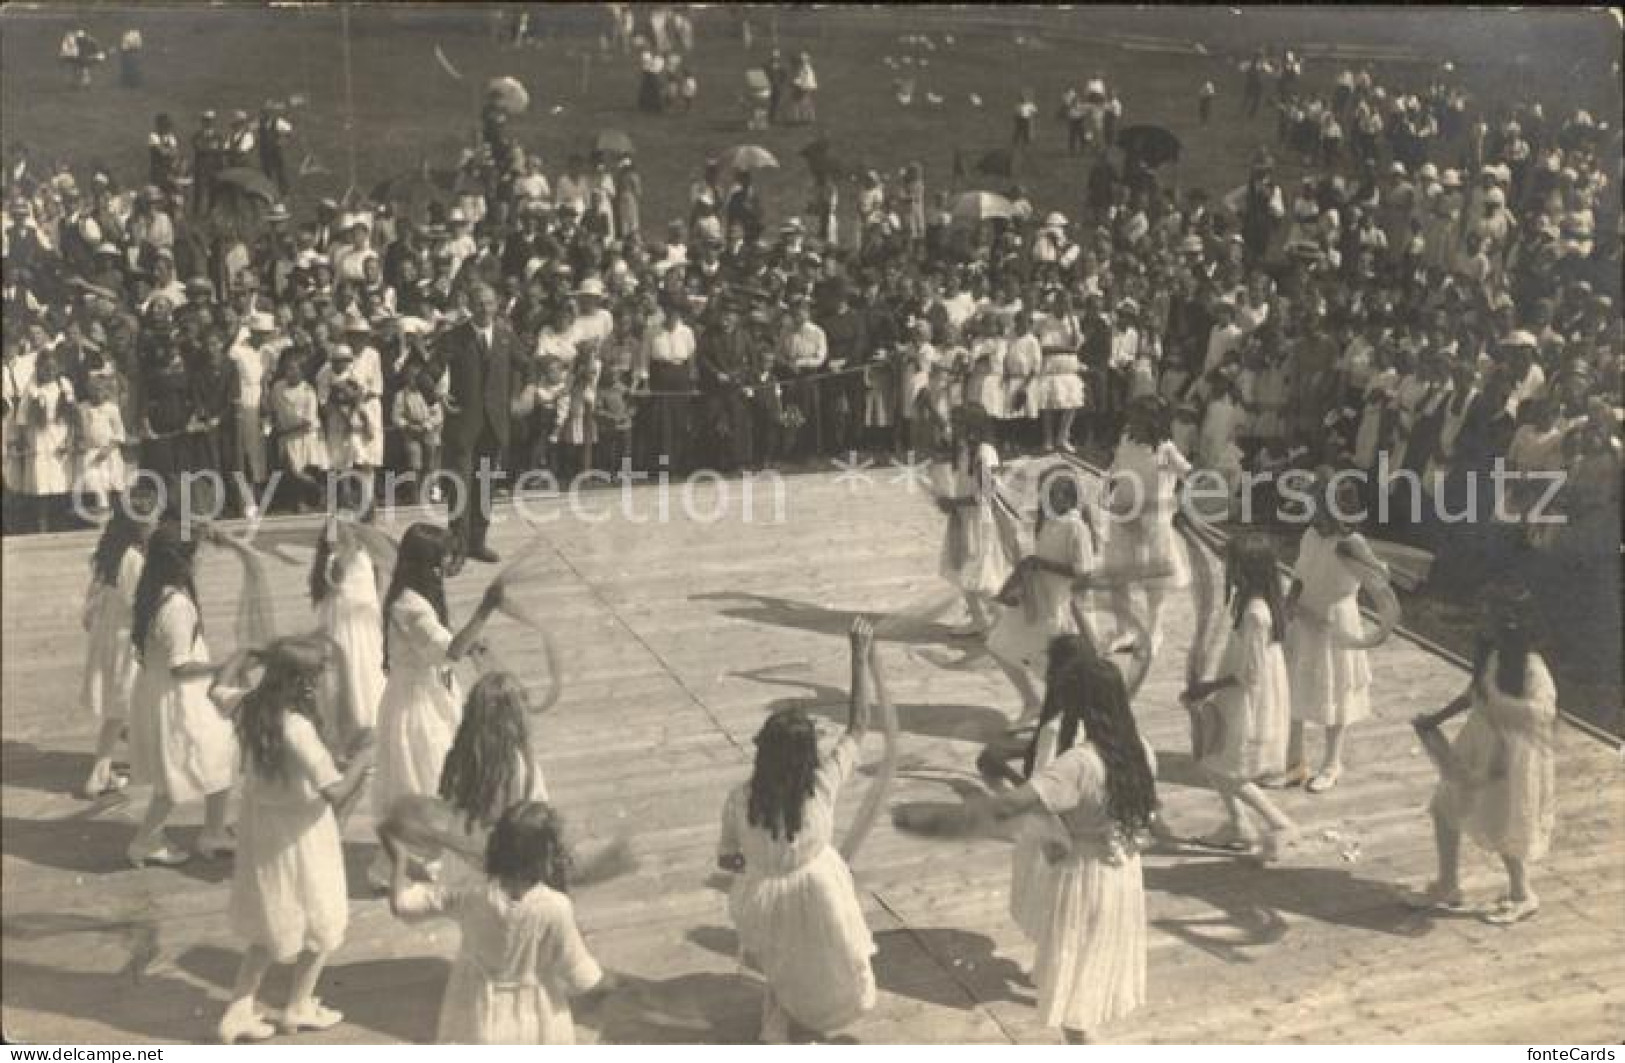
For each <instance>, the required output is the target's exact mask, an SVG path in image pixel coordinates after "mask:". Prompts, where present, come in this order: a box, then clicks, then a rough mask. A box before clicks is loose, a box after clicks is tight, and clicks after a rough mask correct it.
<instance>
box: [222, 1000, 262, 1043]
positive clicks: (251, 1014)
mask: <svg viewBox="0 0 1625 1063" xmlns="http://www.w3.org/2000/svg"><path fill="white" fill-rule="evenodd" d="M217 1032H218V1033H219V1035H220V1043H221V1044H223V1045H234V1044H236V1043H237V1042H239V1041H269V1040H270V1039H271V1038H272V1037H275V1036H276V1027H275V1026H272V1025H271V1024H270V1023H268V1022H266V1021H265V1017H264V1016H263V1015H261V1014H260V1013H259V1010H258V1009H257V1008H256V1007H255V1006H254V1000H253V998H252V997H244V998H243V999H242V1000H234V1001H232V1004H231V1007H229V1008H227V1009H226V1013H225V1014H224V1015H222V1016H220V1026H219V1029H218V1031H217Z"/></svg>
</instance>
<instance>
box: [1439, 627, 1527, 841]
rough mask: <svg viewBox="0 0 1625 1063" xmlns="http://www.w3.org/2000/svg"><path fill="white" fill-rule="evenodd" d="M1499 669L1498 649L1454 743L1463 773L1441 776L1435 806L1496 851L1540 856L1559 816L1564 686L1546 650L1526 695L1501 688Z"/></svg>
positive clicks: (1441, 813) (1447, 820)
mask: <svg viewBox="0 0 1625 1063" xmlns="http://www.w3.org/2000/svg"><path fill="white" fill-rule="evenodd" d="M1496 669H1497V658H1496V655H1494V654H1491V655H1490V659H1489V662H1488V664H1487V665H1486V667H1485V673H1484V675H1485V682H1484V683H1483V684H1482V685H1481V684H1478V683H1475V684H1473V689H1472V691H1471V695H1472V699H1473V704H1472V710H1471V713H1470V714H1469V715H1468V717H1467V722H1466V723H1465V724H1463V725H1462V728H1461V730H1460V731H1458V732H1457V733H1456V738H1455V740H1454V741H1453V742H1451V744H1450V748H1451V749H1452V751H1453V752H1454V753H1455V759H1456V763H1457V764H1458V765H1459V767H1460V770H1461V775H1460V776H1459V777H1457V778H1445V779H1441V780H1440V782H1439V786H1438V789H1437V790H1436V791H1435V792H1434V795H1433V808H1434V811H1436V812H1437V813H1438V814H1439V815H1440V816H1441V817H1442V818H1443V819H1444V820H1445V822H1447V823H1450V824H1451V825H1453V826H1454V827H1455V828H1456V829H1457V830H1459V831H1461V832H1462V833H1463V834H1465V835H1467V837H1469V838H1471V839H1473V841H1475V842H1477V843H1478V844H1479V845H1482V846H1483V847H1484V848H1485V849H1488V850H1489V851H1490V852H1492V853H1495V854H1497V855H1500V856H1510V857H1513V858H1515V859H1519V860H1538V859H1540V858H1541V857H1542V856H1544V855H1545V854H1546V850H1547V847H1548V846H1549V845H1550V844H1551V839H1552V830H1553V828H1554V826H1555V825H1556V819H1557V782H1556V770H1555V768H1556V755H1555V743H1556V741H1557V734H1556V731H1557V687H1556V685H1555V684H1554V683H1553V682H1552V675H1551V673H1550V672H1549V671H1547V669H1546V662H1545V661H1543V660H1542V659H1541V658H1540V656H1539V655H1538V654H1530V655H1529V661H1528V664H1527V665H1526V669H1527V670H1526V673H1525V675H1524V693H1523V695H1522V696H1521V697H1514V696H1513V695H1511V694H1505V693H1502V692H1501V691H1500V690H1499V689H1496V687H1495V673H1496Z"/></svg>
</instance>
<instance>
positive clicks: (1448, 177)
mask: <svg viewBox="0 0 1625 1063" xmlns="http://www.w3.org/2000/svg"><path fill="white" fill-rule="evenodd" d="M1439 184H1440V185H1442V186H1443V187H1445V188H1460V187H1461V173H1460V172H1459V171H1457V170H1446V171H1445V172H1444V173H1442V174H1440V175H1439Z"/></svg>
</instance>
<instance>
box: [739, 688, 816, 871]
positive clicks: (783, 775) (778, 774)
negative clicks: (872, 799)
mask: <svg viewBox="0 0 1625 1063" xmlns="http://www.w3.org/2000/svg"><path fill="white" fill-rule="evenodd" d="M817 774H818V734H817V732H816V731H815V730H814V729H813V724H812V720H810V719H808V718H807V714H806V713H805V712H803V711H801V710H800V709H798V708H789V709H780V710H779V711H778V712H775V713H774V714H773V715H772V716H769V717H768V718H767V722H766V723H764V724H762V729H761V730H760V731H758V732H756V766H755V768H754V769H753V770H752V771H751V775H750V784H749V796H750V800H749V802H748V804H747V806H746V810H745V812H746V818H747V819H748V820H749V822H750V825H751V826H753V827H763V828H765V829H766V830H767V832H768V833H769V834H771V835H772V836H773V837H774V838H775V839H777V838H779V837H781V835H782V837H783V838H784V840H785V841H787V842H789V841H795V839H796V835H797V834H799V833H800V832H801V822H802V821H801V812H802V808H803V806H805V804H806V802H807V798H809V797H811V796H812V793H813V785H814V782H815V780H816V776H817Z"/></svg>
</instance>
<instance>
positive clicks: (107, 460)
mask: <svg viewBox="0 0 1625 1063" xmlns="http://www.w3.org/2000/svg"><path fill="white" fill-rule="evenodd" d="M89 392H90V394H89V397H88V399H87V401H86V402H84V403H83V404H82V405H81V406H80V407H79V448H78V449H79V468H78V470H77V472H76V475H75V480H76V483H75V487H76V489H77V490H79V491H81V492H83V493H85V494H88V495H90V496H91V497H92V498H93V499H94V500H95V506H96V508H97V509H98V510H105V509H106V508H107V507H108V505H109V503H110V502H111V500H112V499H113V497H114V496H116V495H118V494H120V493H121V492H123V490H124V488H125V485H126V484H128V482H129V474H128V472H127V471H126V470H125V467H124V443H125V434H124V418H123V416H122V415H121V414H120V413H119V408H118V403H116V402H114V401H113V399H112V397H111V395H110V394H109V392H108V388H107V385H106V384H105V383H104V382H103V381H102V380H101V379H100V378H98V377H92V378H91V380H90V384H89Z"/></svg>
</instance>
